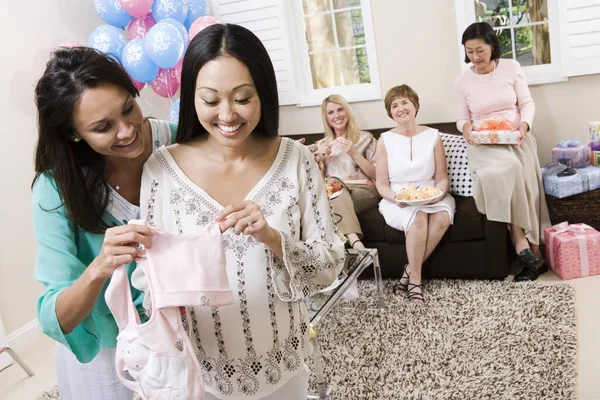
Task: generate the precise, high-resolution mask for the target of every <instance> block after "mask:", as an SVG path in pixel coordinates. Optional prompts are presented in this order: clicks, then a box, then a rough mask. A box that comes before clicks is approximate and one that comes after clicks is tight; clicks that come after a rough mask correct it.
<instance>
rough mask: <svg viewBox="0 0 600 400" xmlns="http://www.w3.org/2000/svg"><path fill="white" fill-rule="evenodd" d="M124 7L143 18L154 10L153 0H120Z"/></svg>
mask: <svg viewBox="0 0 600 400" xmlns="http://www.w3.org/2000/svg"><path fill="white" fill-rule="evenodd" d="M119 3H121V5H122V6H123V9H124V10H125V11H127V12H128V13H129V14H131V15H133V16H134V17H136V18H142V17H143V16H144V15H146V14H148V13H149V12H150V11H152V0H119Z"/></svg>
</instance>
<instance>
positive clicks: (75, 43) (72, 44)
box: [58, 40, 82, 49]
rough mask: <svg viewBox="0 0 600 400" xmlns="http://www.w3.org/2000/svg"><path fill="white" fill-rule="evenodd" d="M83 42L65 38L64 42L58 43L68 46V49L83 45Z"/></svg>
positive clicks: (61, 45)
mask: <svg viewBox="0 0 600 400" xmlns="http://www.w3.org/2000/svg"><path fill="white" fill-rule="evenodd" d="M81 46H82V44H81V43H79V42H78V41H77V40H65V41H64V42H62V43H61V44H59V45H58V47H66V48H67V49H70V48H71V47H81Z"/></svg>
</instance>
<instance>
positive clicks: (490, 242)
mask: <svg viewBox="0 0 600 400" xmlns="http://www.w3.org/2000/svg"><path fill="white" fill-rule="evenodd" d="M483 229H484V230H485V250H486V251H485V255H486V268H487V276H488V277H489V278H490V279H504V278H506V277H507V276H508V274H509V265H508V244H509V240H510V239H509V231H508V229H507V227H506V224H505V223H503V222H496V221H488V219H487V218H485V216H483Z"/></svg>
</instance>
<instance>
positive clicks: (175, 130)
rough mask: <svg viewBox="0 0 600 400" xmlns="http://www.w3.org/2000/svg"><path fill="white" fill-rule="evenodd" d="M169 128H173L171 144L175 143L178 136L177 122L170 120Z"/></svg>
mask: <svg viewBox="0 0 600 400" xmlns="http://www.w3.org/2000/svg"><path fill="white" fill-rule="evenodd" d="M169 129H171V144H173V143H175V139H176V138H177V124H176V123H174V122H171V121H169Z"/></svg>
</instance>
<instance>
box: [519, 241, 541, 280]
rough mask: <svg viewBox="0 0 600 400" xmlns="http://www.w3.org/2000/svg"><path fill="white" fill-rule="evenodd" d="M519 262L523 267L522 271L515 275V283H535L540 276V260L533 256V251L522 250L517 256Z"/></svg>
mask: <svg viewBox="0 0 600 400" xmlns="http://www.w3.org/2000/svg"><path fill="white" fill-rule="evenodd" d="M517 261H518V262H519V265H520V266H521V270H520V271H519V273H517V274H516V275H515V282H523V281H535V280H536V279H537V278H538V277H539V276H540V274H539V272H538V269H537V267H536V265H537V264H538V263H539V262H540V260H539V259H538V258H537V257H536V256H535V254H533V251H531V249H524V250H521V252H520V253H519V254H518V255H517Z"/></svg>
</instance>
